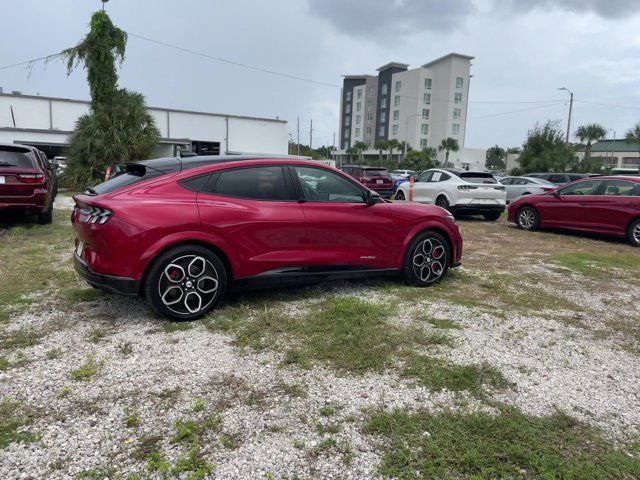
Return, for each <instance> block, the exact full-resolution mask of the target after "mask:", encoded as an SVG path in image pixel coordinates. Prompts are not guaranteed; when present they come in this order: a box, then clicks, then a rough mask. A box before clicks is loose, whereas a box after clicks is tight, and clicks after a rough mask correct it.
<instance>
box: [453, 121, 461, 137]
mask: <svg viewBox="0 0 640 480" xmlns="http://www.w3.org/2000/svg"><path fill="white" fill-rule="evenodd" d="M451 133H452V134H453V135H458V134H459V133H460V124H459V123H454V124H453V125H451Z"/></svg>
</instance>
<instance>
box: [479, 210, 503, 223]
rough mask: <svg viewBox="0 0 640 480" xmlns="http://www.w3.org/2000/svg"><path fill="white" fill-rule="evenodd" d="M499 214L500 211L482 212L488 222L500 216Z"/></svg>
mask: <svg viewBox="0 0 640 480" xmlns="http://www.w3.org/2000/svg"><path fill="white" fill-rule="evenodd" d="M500 215H502V212H487V213H483V214H482V216H483V217H484V219H485V220H487V221H489V222H495V221H496V220H498V219H499V218H500Z"/></svg>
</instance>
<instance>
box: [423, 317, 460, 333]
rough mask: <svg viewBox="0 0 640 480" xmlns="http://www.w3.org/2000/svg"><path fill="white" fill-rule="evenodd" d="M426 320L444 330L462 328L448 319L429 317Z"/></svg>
mask: <svg viewBox="0 0 640 480" xmlns="http://www.w3.org/2000/svg"><path fill="white" fill-rule="evenodd" d="M424 320H426V321H427V322H429V323H430V324H431V325H433V326H434V327H435V328H440V329H442V330H457V329H460V328H462V327H461V326H460V325H459V324H457V323H456V322H454V321H452V320H447V319H446V318H431V317H427V318H425V319H424Z"/></svg>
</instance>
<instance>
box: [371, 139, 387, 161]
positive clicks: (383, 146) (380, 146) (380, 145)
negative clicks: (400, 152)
mask: <svg viewBox="0 0 640 480" xmlns="http://www.w3.org/2000/svg"><path fill="white" fill-rule="evenodd" d="M373 148H375V149H376V150H378V160H382V151H383V150H387V149H388V148H389V142H387V141H386V140H378V141H377V142H376V144H375V145H374V146H373Z"/></svg>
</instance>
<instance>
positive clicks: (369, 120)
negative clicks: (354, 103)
mask: <svg viewBox="0 0 640 480" xmlns="http://www.w3.org/2000/svg"><path fill="white" fill-rule="evenodd" d="M367 123H368V124H369V125H371V124H372V123H373V113H370V114H368V115H367Z"/></svg>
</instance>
